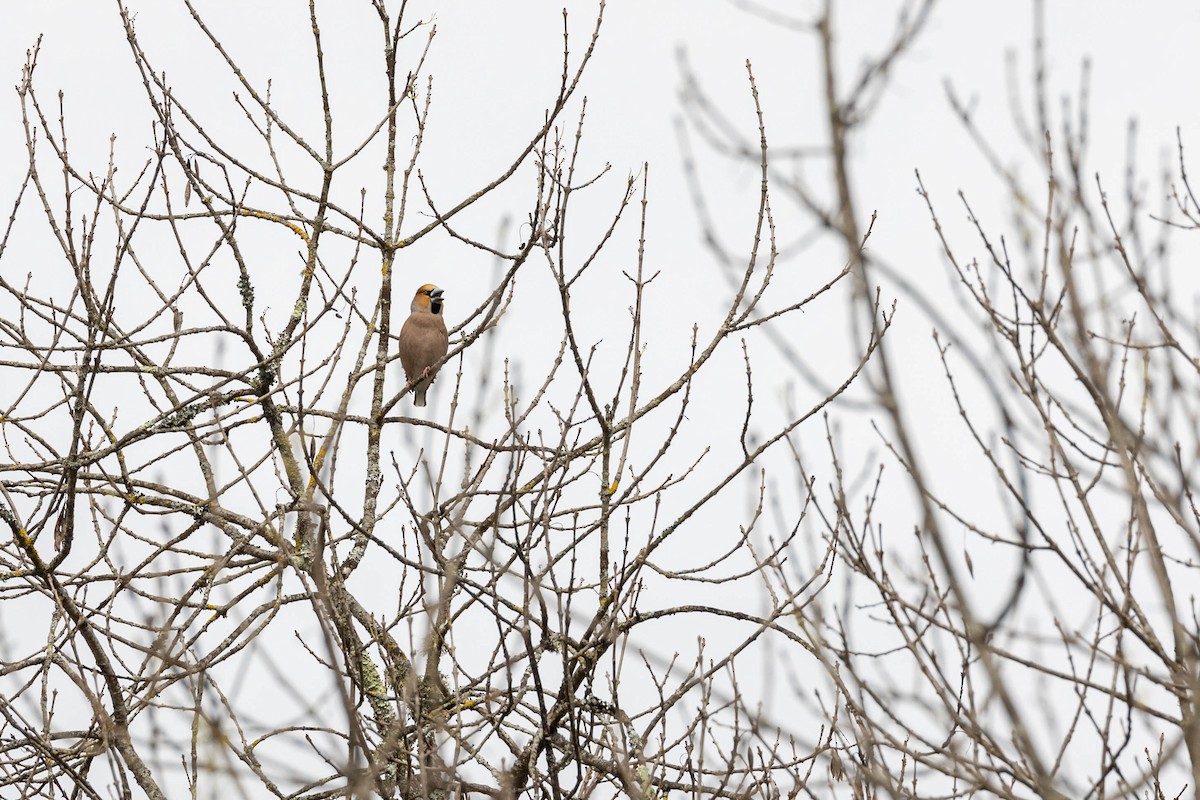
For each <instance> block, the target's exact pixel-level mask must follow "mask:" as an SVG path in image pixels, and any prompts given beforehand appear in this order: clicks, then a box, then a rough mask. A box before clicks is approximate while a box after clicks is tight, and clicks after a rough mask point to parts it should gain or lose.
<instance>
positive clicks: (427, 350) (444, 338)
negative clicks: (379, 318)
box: [400, 283, 450, 406]
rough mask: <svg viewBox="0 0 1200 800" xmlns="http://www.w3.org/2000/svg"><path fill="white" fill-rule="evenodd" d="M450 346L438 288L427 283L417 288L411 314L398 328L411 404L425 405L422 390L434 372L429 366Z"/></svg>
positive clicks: (424, 389) (430, 380) (401, 360)
mask: <svg viewBox="0 0 1200 800" xmlns="http://www.w3.org/2000/svg"><path fill="white" fill-rule="evenodd" d="M449 348H450V335H449V334H448V333H447V332H446V321H445V319H444V318H443V317H442V290H441V289H439V288H438V287H436V286H434V285H433V284H432V283H427V284H425V285H424V286H422V287H421V288H420V289H417V294H416V296H414V297H413V301H412V313H411V314H409V315H408V319H407V320H405V321H404V327H402V328H401V329H400V363H401V364H402V365H403V366H404V375H405V377H407V378H408V385H409V386H412V387H413V405H415V406H423V405H425V392H426V391H428V389H429V384H431V383H433V378H434V376H435V375H437V371H436V370H434V369H433V366H434V365H435V364H437V363H438V362H439V361H441V360H442V358H444V357H445V355H446V351H447V350H448V349H449Z"/></svg>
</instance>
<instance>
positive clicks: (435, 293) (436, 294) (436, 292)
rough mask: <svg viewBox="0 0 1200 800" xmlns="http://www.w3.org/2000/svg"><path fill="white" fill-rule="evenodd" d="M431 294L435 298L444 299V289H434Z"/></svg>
mask: <svg viewBox="0 0 1200 800" xmlns="http://www.w3.org/2000/svg"><path fill="white" fill-rule="evenodd" d="M429 296H430V297H432V298H433V299H434V300H441V299H442V290H441V289H434V290H433V291H432V292H430V293H429Z"/></svg>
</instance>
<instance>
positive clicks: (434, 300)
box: [412, 283, 442, 314]
mask: <svg viewBox="0 0 1200 800" xmlns="http://www.w3.org/2000/svg"><path fill="white" fill-rule="evenodd" d="M412 310H413V311H428V312H429V313H430V314H440V313H442V290H441V289H439V288H438V287H436V286H434V285H433V284H432V283H427V284H425V285H424V286H422V287H421V288H420V289H417V294H416V295H415V296H414V297H413V301H412Z"/></svg>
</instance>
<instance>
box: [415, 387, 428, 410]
mask: <svg viewBox="0 0 1200 800" xmlns="http://www.w3.org/2000/svg"><path fill="white" fill-rule="evenodd" d="M427 391H429V383H428V382H427V381H422V382H421V383H418V384H417V386H416V388H415V389H413V405H414V406H420V407H422V408H424V407H425V392H427Z"/></svg>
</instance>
